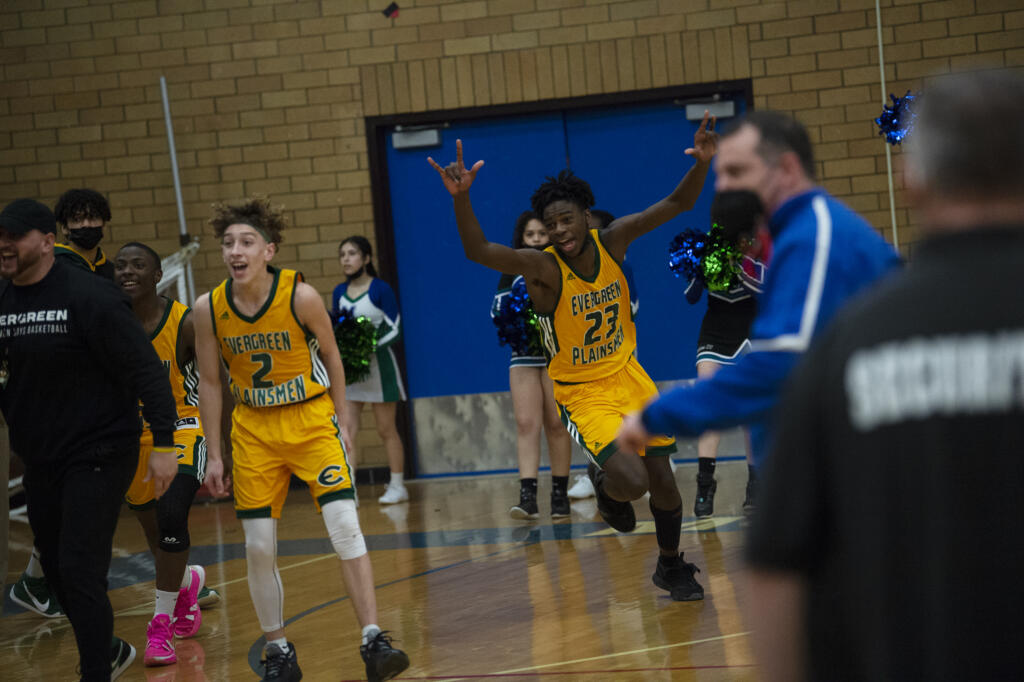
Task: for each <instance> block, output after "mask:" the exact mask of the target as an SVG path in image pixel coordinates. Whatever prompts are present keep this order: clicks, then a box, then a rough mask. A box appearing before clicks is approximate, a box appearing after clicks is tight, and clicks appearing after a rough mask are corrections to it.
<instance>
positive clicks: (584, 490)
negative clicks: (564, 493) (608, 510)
mask: <svg viewBox="0 0 1024 682" xmlns="http://www.w3.org/2000/svg"><path fill="white" fill-rule="evenodd" d="M568 494H569V497H571V498H572V499H574V500H585V499H587V498H588V497H593V496H594V484H593V483H591V482H590V477H589V476H587V475H586V474H580V475H579V476H577V477H576V482H575V483H573V484H572V487H571V488H569V492H568Z"/></svg>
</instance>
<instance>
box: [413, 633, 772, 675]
mask: <svg viewBox="0 0 1024 682" xmlns="http://www.w3.org/2000/svg"><path fill="white" fill-rule="evenodd" d="M749 634H751V631H750V630H747V631H745V632H734V633H732V634H728V635H718V636H715V637H705V638H703V639H692V640H690V641H688V642H675V643H673V644H662V645H660V646H652V647H644V648H642V649H634V650H632V651H618V652H615V653H611V654H602V655H600V656H589V657H587V658H577V659H574V660H571V661H559V662H557V663H544V664H541V665H532V666H528V667H525V668H514V669H511V670H499V671H498V672H494V673H478V674H476V675H456V676H454V677H452V676H450V675H444V676H437V675H431V676H425V677H409V676H406V675H403V677H404V678H405V679H410V680H444V681H445V682H458V681H459V680H476V679H485V678H493V677H513V676H518V675H521V674H523V673H531V672H536V671H538V670H543V669H544V668H555V667H558V666H563V665H574V664H577V663H589V662H593V661H600V660H605V659H609V658H616V657H618V656H632V655H635V654H643V653H647V652H651V651H662V650H664V649H674V648H676V647H682V646H693V645H695V644H706V643H708V642H720V641H722V640H726V639H733V638H735V637H746V636H747V635H749ZM754 667H757V664H756V663H745V664H740V665H687V666H674V667H672V666H666V667H663V668H624V669H618V670H615V669H608V670H567V671H565V672H547V673H537V674H538V676H541V675H586V674H597V675H600V674H608V673H627V672H648V671H662V670H706V669H727V668H754Z"/></svg>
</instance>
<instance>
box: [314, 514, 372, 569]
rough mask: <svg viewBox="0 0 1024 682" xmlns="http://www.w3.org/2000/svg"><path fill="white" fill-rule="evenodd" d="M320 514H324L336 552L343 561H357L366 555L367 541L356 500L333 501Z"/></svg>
mask: <svg viewBox="0 0 1024 682" xmlns="http://www.w3.org/2000/svg"><path fill="white" fill-rule="evenodd" d="M320 513H321V514H323V517H324V525H326V526H327V534H328V535H329V536H330V538H331V544H332V545H334V551H335V552H337V553H338V556H339V557H341V559H342V560H348V559H356V558H358V557H361V556H363V555H364V554H366V540H365V539H364V538H363V531H362V530H361V529H360V528H359V515H358V514H357V513H356V501H355V500H332V501H331V502H328V503H327V504H325V505H324V506H323V507H321V509H320Z"/></svg>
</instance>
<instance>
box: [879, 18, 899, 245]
mask: <svg viewBox="0 0 1024 682" xmlns="http://www.w3.org/2000/svg"><path fill="white" fill-rule="evenodd" d="M875 27H876V28H877V29H878V73H879V76H880V80H881V82H882V106H883V107H884V106H885V104H886V101H887V100H886V88H885V56H884V55H883V51H882V8H881V7H880V6H879V0H875ZM885 168H886V174H887V175H888V177H889V218H890V219H891V220H892V245H893V248H895V249H896V250H897V251H899V250H900V233H899V229H898V228H897V227H896V192H895V191H894V190H893V185H892V145H890V144H889V143H888V142H886V143H885Z"/></svg>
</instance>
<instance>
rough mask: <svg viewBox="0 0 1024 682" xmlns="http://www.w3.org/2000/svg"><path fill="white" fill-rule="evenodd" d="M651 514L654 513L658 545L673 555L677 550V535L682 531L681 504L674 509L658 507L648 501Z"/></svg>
mask: <svg viewBox="0 0 1024 682" xmlns="http://www.w3.org/2000/svg"><path fill="white" fill-rule="evenodd" d="M650 506H651V514H653V515H654V534H655V536H657V538H658V547H660V548H661V549H662V550H665V551H667V552H672V553H673V556H674V555H675V554H676V553H678V552H679V536H680V535H682V533H683V505H681V504H680V505H679V506H678V507H676V508H675V509H667V510H666V509H658V508H657V507H655V506H654V502H651V503H650Z"/></svg>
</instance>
